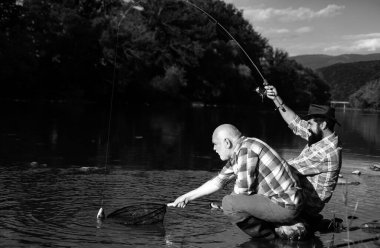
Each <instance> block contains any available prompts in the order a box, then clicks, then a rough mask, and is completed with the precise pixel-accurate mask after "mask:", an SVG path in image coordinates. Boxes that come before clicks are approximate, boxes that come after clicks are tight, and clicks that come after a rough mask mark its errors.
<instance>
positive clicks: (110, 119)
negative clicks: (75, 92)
mask: <svg viewBox="0 0 380 248" xmlns="http://www.w3.org/2000/svg"><path fill="white" fill-rule="evenodd" d="M103 4H104V1H103ZM132 8H133V9H136V10H138V11H141V10H142V7H140V6H138V5H137V3H134V2H132V3H131V6H130V7H129V8H128V9H127V10H126V11H124V13H123V14H122V17H121V18H120V20H119V22H118V24H117V28H116V42H115V54H114V58H113V72H112V84H111V85H112V86H111V96H110V107H109V116H108V127H107V142H106V152H105V159H104V160H105V162H104V179H103V185H102V189H101V201H100V209H99V211H98V214H97V218H98V219H102V218H105V213H104V210H103V203H104V189H105V184H106V175H107V164H108V156H109V147H110V137H111V124H112V112H113V102H114V96H115V84H116V83H115V82H116V62H117V50H118V44H119V32H120V25H121V23H122V21H123V20H124V18H125V17H126V16H127V13H128V12H129V11H130V10H131V9H132Z"/></svg>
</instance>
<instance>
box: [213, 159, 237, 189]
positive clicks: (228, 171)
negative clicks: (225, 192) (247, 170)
mask: <svg viewBox="0 0 380 248" xmlns="http://www.w3.org/2000/svg"><path fill="white" fill-rule="evenodd" d="M235 178H236V175H235V173H234V170H233V167H232V166H231V165H230V162H228V163H227V164H226V165H225V166H224V167H223V169H222V170H221V171H220V172H219V174H218V175H217V176H216V177H214V178H212V179H211V182H213V183H214V184H215V185H217V186H218V187H220V188H222V187H224V186H226V185H227V184H228V183H230V182H231V181H232V180H234V179H235Z"/></svg>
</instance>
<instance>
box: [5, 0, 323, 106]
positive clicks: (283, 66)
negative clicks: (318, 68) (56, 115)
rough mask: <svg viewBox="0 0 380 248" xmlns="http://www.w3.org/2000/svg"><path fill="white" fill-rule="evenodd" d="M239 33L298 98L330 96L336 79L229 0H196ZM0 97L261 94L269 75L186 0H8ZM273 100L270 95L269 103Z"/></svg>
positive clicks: (293, 102) (243, 100)
mask: <svg viewBox="0 0 380 248" xmlns="http://www.w3.org/2000/svg"><path fill="white" fill-rule="evenodd" d="M192 3H194V4H196V6H198V7H199V8H201V9H202V10H204V11H205V12H207V13H208V14H209V15H211V16H212V17H213V18H215V20H217V21H218V22H219V24H220V25H222V27H224V28H225V29H226V30H228V31H229V32H230V34H231V35H232V36H233V37H234V38H235V39H236V40H237V41H238V42H239V44H240V45H241V46H242V47H243V48H244V50H245V51H246V53H247V54H248V55H249V57H250V58H251V59H252V61H253V62H254V63H255V64H256V65H257V66H258V68H259V70H260V71H261V72H262V74H263V75H264V77H265V78H266V79H267V80H268V82H270V83H272V84H274V85H276V86H277V88H278V90H279V91H280V92H281V95H282V96H283V98H284V99H285V100H286V101H287V103H288V104H289V105H290V106H298V107H299V106H303V107H306V106H307V105H308V104H309V103H327V102H328V100H329V98H330V93H329V86H328V85H327V84H326V83H325V82H324V81H323V80H322V79H321V78H320V77H319V76H318V75H317V74H316V73H314V72H313V71H312V70H311V69H308V68H304V67H303V66H302V65H300V64H298V63H297V62H295V61H294V60H291V59H289V57H288V54H287V53H286V52H285V51H283V50H279V49H275V48H273V47H272V46H271V45H270V44H269V41H268V40H267V39H266V38H265V37H262V35H261V34H259V33H258V32H256V31H255V30H254V29H253V27H252V25H251V24H249V22H248V21H247V20H245V19H244V18H243V13H242V11H240V10H238V9H236V8H235V7H234V6H233V5H232V4H226V3H225V2H223V1H220V0H193V1H192ZM0 28H1V32H0V45H1V51H0V62H1V64H2V66H1V67H0V82H1V83H2V85H1V87H2V90H1V92H2V93H1V95H0V96H1V97H3V98H10V97H11V98H25V99H65V100H76V99H81V100H90V101H98V100H105V99H108V98H109V94H110V92H111V90H112V87H113V85H114V86H115V93H116V96H117V99H118V100H119V101H120V102H123V103H125V102H128V103H135V102H136V103H161V102H169V103H173V102H175V103H189V102H194V101H200V102H203V103H209V104H257V103H258V102H260V101H261V99H260V97H259V96H258V95H257V94H255V93H254V91H255V88H256V87H257V86H259V85H262V79H261V77H260V75H259V74H258V73H257V71H256V70H255V68H254V66H253V65H252V64H251V63H250V61H249V59H248V58H247V56H245V54H244V53H243V51H242V49H240V47H239V46H238V44H237V43H236V42H235V41H234V40H233V39H231V37H229V36H228V35H227V34H226V32H225V31H224V30H223V28H221V27H220V26H219V25H218V24H217V23H215V21H214V20H212V19H211V18H210V17H209V16H207V15H206V14H204V13H202V11H200V10H199V9H197V8H195V7H193V6H192V5H190V4H188V3H186V2H185V1H181V0H155V1H152V0H141V1H136V2H132V1H119V0H98V1H93V0H91V1H90V0H75V1H74V0H42V1H41V0H4V1H2V2H1V3H0ZM268 106H269V105H268Z"/></svg>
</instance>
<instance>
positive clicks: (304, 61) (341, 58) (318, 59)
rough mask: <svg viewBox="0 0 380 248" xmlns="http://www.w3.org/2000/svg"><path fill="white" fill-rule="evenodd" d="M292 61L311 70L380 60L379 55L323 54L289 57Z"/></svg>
mask: <svg viewBox="0 0 380 248" xmlns="http://www.w3.org/2000/svg"><path fill="white" fill-rule="evenodd" d="M290 59H294V60H295V61H297V62H298V63H300V64H301V65H303V66H304V67H309V68H311V69H313V70H315V69H318V68H322V67H326V66H330V65H333V64H337V63H353V62H359V61H373V60H380V53H374V54H366V55H362V54H342V55H338V56H330V55H323V54H312V55H299V56H294V57H290Z"/></svg>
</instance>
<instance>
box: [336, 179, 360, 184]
mask: <svg viewBox="0 0 380 248" xmlns="http://www.w3.org/2000/svg"><path fill="white" fill-rule="evenodd" d="M359 184H360V182H349V181H347V180H346V179H344V178H338V185H359Z"/></svg>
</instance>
